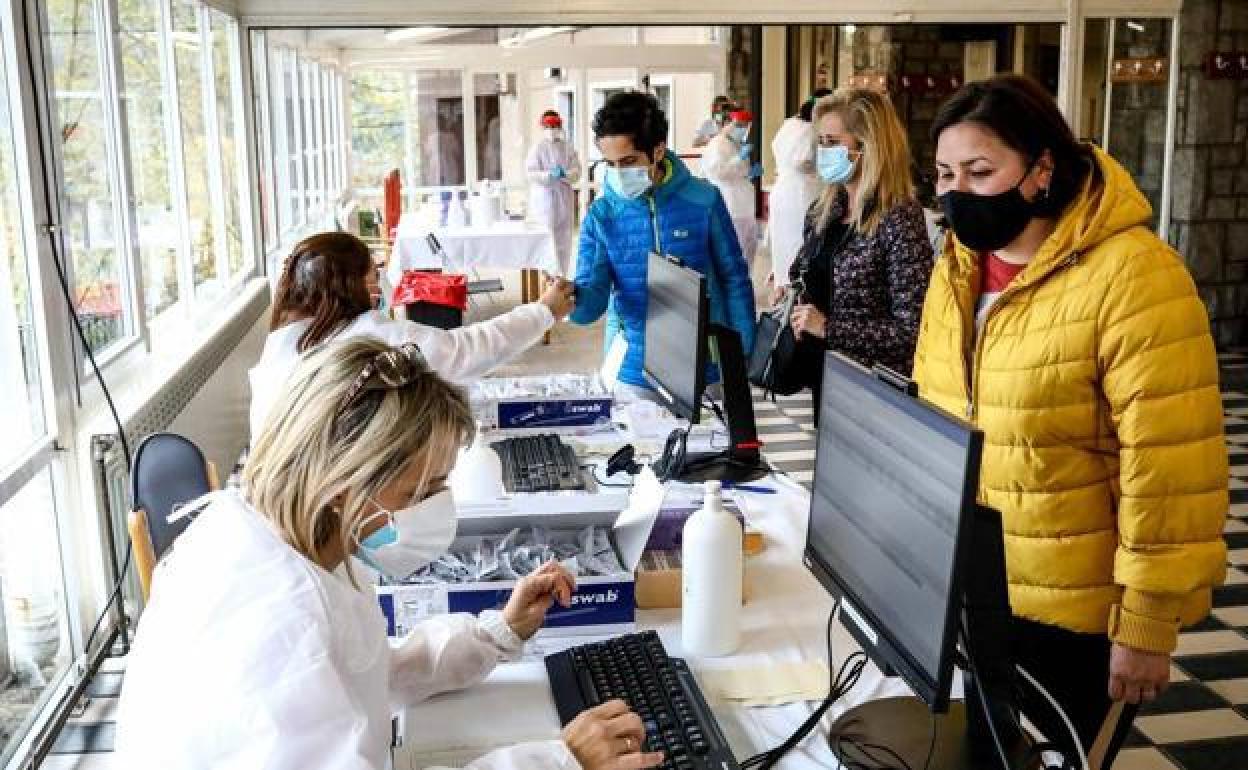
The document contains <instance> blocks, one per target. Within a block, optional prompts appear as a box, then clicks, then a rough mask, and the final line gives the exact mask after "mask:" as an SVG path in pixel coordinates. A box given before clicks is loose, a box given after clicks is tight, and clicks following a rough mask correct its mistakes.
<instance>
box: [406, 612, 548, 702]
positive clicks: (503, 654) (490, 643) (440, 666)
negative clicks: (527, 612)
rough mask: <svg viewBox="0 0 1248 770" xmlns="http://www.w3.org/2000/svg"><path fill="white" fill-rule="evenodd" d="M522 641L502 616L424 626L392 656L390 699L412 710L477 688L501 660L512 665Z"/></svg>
mask: <svg viewBox="0 0 1248 770" xmlns="http://www.w3.org/2000/svg"><path fill="white" fill-rule="evenodd" d="M523 650H524V640H523V639H521V638H520V637H518V636H516V634H515V632H514V631H512V630H511V628H510V627H508V625H507V621H506V620H504V619H503V616H502V613H500V612H497V611H493V610H490V611H486V612H483V613H481V616H480V617H479V618H477V617H473V616H472V615H463V614H457V615H442V616H439V617H435V618H430V619H429V620H426V621H424V622H423V623H421V624H419V625H418V626H416V627H415V628H413V629H412V631H411V633H409V634H408V635H407V638H405V639H404V640H403V643H402V644H401V645H400V646H399V647H398V648H396V649H393V650H391V654H390V699H391V702H392V705H393V706H395V707H396V708H399V707H404V706H412V705H415V704H417V703H420V702H421V701H423V700H425V699H427V698H430V697H432V696H434V695H437V694H438V693H443V692H450V691H451V690H462V689H464V688H465V687H471V686H472V685H474V684H478V683H479V682H481V681H482V680H483V679H485V678H486V677H487V676H489V674H490V672H491V671H493V670H494V666H496V665H498V663H499V661H502V660H514V659H516V658H518V657H519V656H520V653H521V652H523Z"/></svg>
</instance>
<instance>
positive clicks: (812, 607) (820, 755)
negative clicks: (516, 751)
mask: <svg viewBox="0 0 1248 770" xmlns="http://www.w3.org/2000/svg"><path fill="white" fill-rule="evenodd" d="M758 483H759V484H760V485H764V484H765V485H769V486H772V487H774V488H775V489H776V490H777V494H772V495H761V494H756V493H740V494H741V498H740V499H741V500H742V504H743V505H744V506H745V508H746V509H747V511H748V513H749V516H750V521H751V523H752V524H753V525H755V526H756V527H757V528H759V529H760V530H762V531H763V533H764V536H765V537H766V548H765V550H764V551H763V553H761V554H759V555H757V556H754V557H752V558H750V559H748V560H747V561H746V580H747V583H748V589H747V590H748V596H749V600H748V601H747V602H746V605H745V615H744V624H743V636H742V645H741V649H740V650H739V651H738V652H737V653H736V654H735V655H732V656H728V657H724V658H708V659H696V658H690V659H689V664H690V666H692V667H693V669H694V671H695V673H696V672H697V671H698V670H700V669H702V670H705V669H709V668H717V667H722V668H732V667H738V668H739V667H747V666H758V665H766V664H768V663H773V662H780V661H798V660H825V659H826V657H825V656H826V654H827V653H826V651H825V650H826V647H825V642H824V630H825V627H826V623H827V617H828V612H829V611H830V610H831V607H832V600H831V598H830V597H829V596H828V594H827V593H826V592H825V591H824V590H823V588H822V587H821V586H820V585H819V584H818V583H817V582H816V581H815V579H814V578H813V577H812V576H811V575H810V573H809V572H807V570H806V568H805V567H804V566H803V565H802V562H801V553H802V549H803V548H804V546H805V538H806V517H807V512H808V506H809V498H808V497H807V494H806V492H805V490H803V489H802V488H801V487H799V486H797V485H796V484H793V483H791V482H788V481H783V480H782V481H765V482H758ZM638 626H639V627H640V628H653V629H655V630H657V631H658V632H659V634H660V635H661V636H662V638H663V643H664V645H665V646H666V647H667V650H668V653H669V654H671V655H674V656H683V653H682V650H681V643H680V610H642V611H639V612H638ZM832 649H833V653H832V654H833V660H832V661H831V663H832V666H831V667H832V670H833V671H834V672H835V670H836V669H837V668H838V667H839V666H840V664H841V663H842V662H843V661H844V660H845V658H846V657H848V656H849V655H850V654H851V653H853V652H854V651H856V650H857V649H858V645H857V643H856V642H855V641H854V640H853V638H852V637H851V636H850V635H849V634H848V632H846V631H845V630H844V629H843V628H842V627H841V626H840V625H839V624H837V625H834V627H833V643H832ZM906 694H909V689H908V688H907V687H906V685H905V683H904V682H902V681H901V680H900V679H896V678H888V679H886V678H884V677H883V676H882V675H881V674H880V672H879V670H878V669H876V667H875V666H874V665H871V664H868V665H867V667H866V668H865V669H864V670H863V672H862V678H861V679H860V680H859V681H858V684H857V686H856V687H854V689H853V690H852V691H851V692H850V693H849V695H848V696H846V697H845V698H843V699H842V700H841V701H840V702H838V703H837V704H836V705H835V706H833V707H832V708H831V709H830V710H829V712H828V714H827V715H826V716H825V717H824V724H823V726H822V727H823V729H818V730H815V731H814V732H813V733H812V734H811V735H810V736H808V737H807V739H806V741H805V742H804V743H802V744H801V745H800V746H799V747H798V748H797V749H795V750H794V751H793V752H791V753H790V754H789V755H788V756H786V757H785V759H784V760H783V761H781V762H780V763H779V767H781V768H788V769H790V770H798V769H799V768H800V770H815V768H819V770H824V769H825V768H830V767H835V766H836V765H837V763H836V760H835V759H834V757H833V755H832V752H831V750H830V749H829V748H828V745H827V742H826V739H825V737H824V736H825V735H826V734H827V733H826V727H827V725H828V724H829V723H830V722H831V721H832V720H834V719H836V718H837V717H839V716H840V715H841V714H843V713H844V712H845V711H846V710H847V709H848V708H850V707H853V706H856V705H858V704H860V703H863V702H865V701H868V700H874V699H877V698H883V697H889V696H894V695H906ZM815 705H817V704H805V703H799V704H791V705H788V706H778V707H771V708H754V709H751V708H744V707H742V706H738V705H733V704H724V703H716V702H714V701H711V707H712V709H713V710H714V711H715V714H716V717H717V718H718V720H719V723H720V726H721V728H722V729H723V731H724V734H725V736H726V737H727V739H728V742H729V743H730V744H731V746H732V749H733V754H734V755H735V756H736V757H737V759H738V760H742V759H745V758H747V757H749V756H752V755H753V754H755V753H757V752H759V751H762V750H765V749H768V748H771V747H773V746H775V745H776V744H778V743H780V742H781V741H783V740H784V739H785V738H786V737H788V735H789V734H790V733H792V731H793V730H794V729H795V728H796V727H797V726H798V725H799V724H801V722H802V721H803V720H805V719H806V717H807V716H809V715H810V713H811V711H812V710H813V708H814V706H815ZM406 717H407V719H406V723H407V724H406V729H405V739H404V740H405V745H404V748H403V749H401V750H400V751H399V752H397V753H396V761H395V767H396V768H402V769H403V770H406V769H407V768H412V769H413V770H415V768H422V767H428V766H430V765H434V764H438V765H449V766H461V765H462V764H463V763H464V762H465V761H467V760H470V759H472V758H474V757H476V756H479V755H481V754H482V753H484V752H486V751H488V750H490V749H492V748H496V747H499V746H505V745H508V744H512V743H517V742H520V741H526V740H538V739H548V738H556V737H558V736H559V720H558V717H557V716H556V714H555V707H554V703H553V701H552V699H551V695H550V688H549V685H548V683H547V678H546V671H545V668H544V666H543V665H542V663H541V662H538V661H534V662H522V663H512V664H505V665H502V666H499V667H498V669H497V670H495V672H494V673H493V674H492V675H491V676H490V677H489V679H487V680H486V681H485V682H484V683H482V684H481V685H479V686H477V687H475V688H472V689H470V690H467V691H463V692H458V693H452V694H449V695H444V696H441V697H438V698H435V699H433V700H431V701H429V702H427V703H424V704H421V705H420V706H418V707H416V708H413V709H409V710H408V712H407V715H406Z"/></svg>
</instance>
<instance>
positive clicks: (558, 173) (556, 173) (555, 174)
mask: <svg viewBox="0 0 1248 770" xmlns="http://www.w3.org/2000/svg"><path fill="white" fill-rule="evenodd" d="M567 175H568V172H566V171H564V170H563V166H555V167H554V168H552V169H551V170H550V178H551V179H554V180H556V181H558V180H560V179H563V178H564V177H565V176H567Z"/></svg>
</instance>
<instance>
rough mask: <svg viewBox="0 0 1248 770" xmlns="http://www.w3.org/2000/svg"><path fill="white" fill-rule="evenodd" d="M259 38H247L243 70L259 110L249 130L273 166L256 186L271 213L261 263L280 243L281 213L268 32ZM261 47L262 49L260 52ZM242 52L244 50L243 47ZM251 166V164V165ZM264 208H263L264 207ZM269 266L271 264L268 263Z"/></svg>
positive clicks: (253, 105)
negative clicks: (276, 191) (279, 214)
mask: <svg viewBox="0 0 1248 770" xmlns="http://www.w3.org/2000/svg"><path fill="white" fill-rule="evenodd" d="M238 28H239V31H240V35H245V34H246V31H245V30H244V29H243V26H242V25H241V24H240V25H238ZM254 34H255V35H256V36H257V37H256V40H257V41H259V45H258V46H257V45H254V44H252V41H251V39H247V40H245V42H246V44H247V54H248V58H247V65H248V66H247V67H246V71H245V72H244V73H243V82H244V84H246V85H248V86H249V87H250V88H251V92H250V93H251V98H250V99H247V98H244V99H243V101H244V103H245V104H247V106H248V108H249V109H252V110H254V112H255V122H256V126H255V130H254V131H251V132H249V134H248V135H249V136H254V137H255V153H256V158H257V160H258V159H259V158H262V157H263V158H265V159H266V162H267V163H268V166H269V174H268V178H261V179H259V180H258V182H259V184H258V185H256V187H257V188H258V189H260V195H261V196H263V199H264V200H267V201H268V202H269V216H268V217H267V218H266V217H263V216H261V220H263V222H264V232H263V233H261V238H260V244H261V249H260V252H259V253H258V254H257V263H258V262H259V255H260V254H264V253H267V252H268V251H269V249H271V248H273V247H275V246H277V242H278V233H279V232H280V225H279V220H278V215H277V198H276V196H275V195H274V191H275V190H276V187H277V185H276V180H277V168H276V166H275V164H274V156H275V153H274V152H273V125H274V123H273V106H272V99H271V93H272V88H271V86H270V83H269V39H268V35H267V33H265V32H264V31H257V32H255V33H254ZM257 47H258V48H259V51H257V50H256V49H257ZM239 50H240V51H241V50H242V49H239ZM249 167H250V164H249ZM254 168H256V170H257V171H258V170H259V168H260V166H259V163H257V164H256V165H255V166H254ZM257 204H258V205H260V206H261V207H263V203H262V202H260V201H257ZM261 210H263V209H262V208H261ZM265 267H266V268H267V265H266V266H265Z"/></svg>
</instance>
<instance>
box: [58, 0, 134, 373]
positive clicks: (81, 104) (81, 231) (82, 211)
mask: <svg viewBox="0 0 1248 770" xmlns="http://www.w3.org/2000/svg"><path fill="white" fill-rule="evenodd" d="M47 9H48V42H49V47H50V49H51V55H52V83H53V88H54V89H55V99H56V109H57V116H58V124H57V130H59V132H60V136H61V163H62V165H63V166H64V174H65V178H64V191H63V192H64V197H65V213H66V216H67V217H68V221H67V222H66V223H65V224H66V234H67V238H66V240H67V241H68V242H69V249H70V253H71V257H72V259H73V267H74V287H73V288H74V304H75V306H76V307H77V308H78V312H79V313H80V314H81V316H82V320H83V322H84V324H85V326H86V331H87V337H88V340H89V342H90V344H91V348H92V349H93V350H100V349H101V348H104V347H106V346H107V345H109V344H110V343H112V342H115V341H116V340H119V339H121V337H123V336H124V335H125V334H126V331H127V329H126V327H127V318H126V312H125V310H126V305H127V302H126V290H125V282H124V273H123V269H122V263H121V257H120V256H119V255H118V253H117V238H116V233H117V227H116V217H115V212H114V209H113V195H114V191H113V181H112V177H111V176H110V174H109V168H110V165H109V162H110V157H109V152H108V149H109V148H108V133H107V132H108V123H107V121H106V120H105V117H104V115H105V113H104V95H103V90H102V88H101V86H100V61H99V55H98V53H99V45H98V30H96V24H95V7H94V3H93V2H91V0H50V2H48V4H47Z"/></svg>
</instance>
